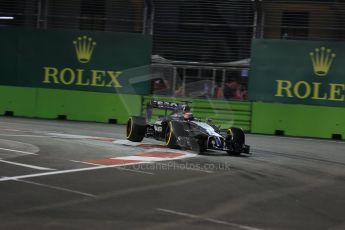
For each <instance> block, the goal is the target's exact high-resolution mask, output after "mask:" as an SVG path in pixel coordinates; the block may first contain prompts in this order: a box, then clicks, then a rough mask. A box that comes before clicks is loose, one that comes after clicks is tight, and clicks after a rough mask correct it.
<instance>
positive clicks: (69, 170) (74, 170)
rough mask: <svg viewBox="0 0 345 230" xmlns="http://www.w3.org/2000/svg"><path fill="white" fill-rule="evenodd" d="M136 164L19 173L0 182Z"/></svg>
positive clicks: (1, 179) (0, 179)
mask: <svg viewBox="0 0 345 230" xmlns="http://www.w3.org/2000/svg"><path fill="white" fill-rule="evenodd" d="M144 163H145V162H141V163H140V164H144ZM136 164H138V163H126V164H118V165H102V166H95V167H89V168H79V169H67V170H61V171H54V172H44V173H35V174H27V175H21V176H13V177H3V178H0V182H3V181H11V180H18V179H25V178H33V177H42V176H51V175H59V174H67V173H75V172H84V171H92V170H99V169H106V168H116V167H121V166H127V165H136Z"/></svg>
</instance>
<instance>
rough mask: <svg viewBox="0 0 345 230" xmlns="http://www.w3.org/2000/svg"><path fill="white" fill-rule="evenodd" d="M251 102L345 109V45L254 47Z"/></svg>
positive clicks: (267, 42)
mask: <svg viewBox="0 0 345 230" xmlns="http://www.w3.org/2000/svg"><path fill="white" fill-rule="evenodd" d="M252 47H253V48H252V60H251V71H250V78H249V90H248V92H249V98H250V100H255V101H267V102H283V103H291V104H311V105H326V106H340V107H343V106H344V105H345V77H344V63H345V44H344V43H336V42H312V41H292V40H271V39H258V40H254V41H253V44H252Z"/></svg>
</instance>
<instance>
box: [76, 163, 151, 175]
mask: <svg viewBox="0 0 345 230" xmlns="http://www.w3.org/2000/svg"><path fill="white" fill-rule="evenodd" d="M70 161H72V162H77V163H82V164H87V165H98V166H100V165H101V164H95V163H89V162H84V161H75V160H70ZM117 169H118V170H122V171H129V172H136V173H143V174H149V175H154V173H150V172H145V171H141V170H136V169H127V168H123V167H118V168H117Z"/></svg>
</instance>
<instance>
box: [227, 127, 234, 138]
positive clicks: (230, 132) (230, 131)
mask: <svg viewBox="0 0 345 230" xmlns="http://www.w3.org/2000/svg"><path fill="white" fill-rule="evenodd" d="M228 132H229V134H230V135H231V140H234V135H233V134H232V130H231V129H228Z"/></svg>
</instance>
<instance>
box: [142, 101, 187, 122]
mask: <svg viewBox="0 0 345 230" xmlns="http://www.w3.org/2000/svg"><path fill="white" fill-rule="evenodd" d="M181 102H183V103H184V104H181V103H177V102H169V101H160V100H151V101H149V102H148V103H147V105H146V115H147V119H151V116H152V110H153V109H154V108H156V109H164V110H165V116H167V111H168V110H171V111H185V110H188V109H190V108H189V106H188V104H189V103H192V102H190V101H181Z"/></svg>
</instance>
